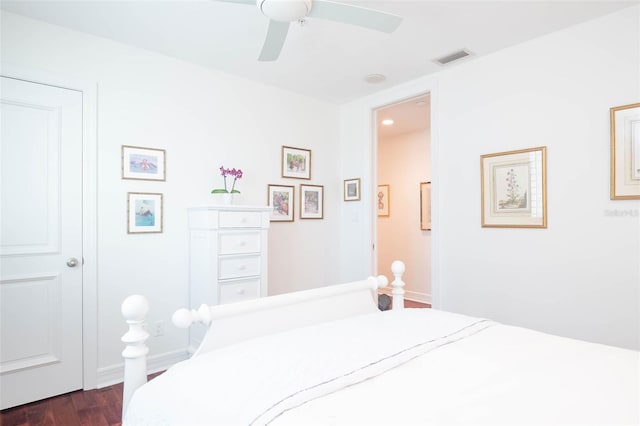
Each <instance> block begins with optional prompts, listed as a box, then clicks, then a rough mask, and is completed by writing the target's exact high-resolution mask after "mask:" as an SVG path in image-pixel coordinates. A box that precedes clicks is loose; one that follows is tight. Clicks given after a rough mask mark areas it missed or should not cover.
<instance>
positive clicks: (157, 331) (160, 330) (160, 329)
mask: <svg viewBox="0 0 640 426" xmlns="http://www.w3.org/2000/svg"><path fill="white" fill-rule="evenodd" d="M151 334H152V335H153V337H158V336H162V335H163V334H164V322H163V321H156V322H154V323H153V330H152V333H151Z"/></svg>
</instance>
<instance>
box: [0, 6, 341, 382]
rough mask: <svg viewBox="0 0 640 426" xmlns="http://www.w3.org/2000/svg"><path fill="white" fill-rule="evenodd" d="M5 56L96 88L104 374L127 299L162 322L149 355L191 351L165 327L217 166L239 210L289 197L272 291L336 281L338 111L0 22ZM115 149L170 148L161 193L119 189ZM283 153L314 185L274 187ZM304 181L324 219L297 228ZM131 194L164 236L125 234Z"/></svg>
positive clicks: (135, 185)
mask: <svg viewBox="0 0 640 426" xmlns="http://www.w3.org/2000/svg"><path fill="white" fill-rule="evenodd" d="M1 48H2V49H1V50H2V57H1V58H2V62H3V63H11V64H14V65H17V66H20V67H24V68H29V69H39V70H45V71H47V72H49V73H56V74H60V75H66V76H71V77H75V78H81V79H83V80H89V81H94V82H97V84H98V105H97V110H98V117H97V122H98V160H97V165H98V172H97V173H98V176H97V178H98V179H97V180H98V188H97V199H98V210H99V219H98V224H97V226H98V248H97V251H98V306H97V312H96V315H98V354H99V355H98V367H99V369H100V372H101V374H102V375H104V376H105V377H106V376H109V374H117V371H118V370H117V365H118V364H120V362H121V357H120V352H121V351H122V344H121V343H120V337H121V335H122V334H123V333H124V331H125V330H126V327H125V325H124V323H123V320H122V318H121V316H120V303H121V302H122V300H123V299H124V298H125V297H126V296H127V295H129V294H132V293H140V294H144V295H146V296H147V297H148V298H149V299H150V302H151V306H152V308H151V312H150V314H149V321H156V320H164V321H165V335H164V336H161V337H158V338H152V339H151V340H150V341H149V346H150V348H151V355H152V356H158V355H159V354H167V353H169V354H170V353H173V352H174V351H178V352H180V351H182V350H183V349H184V348H185V347H186V334H185V332H184V331H178V330H176V329H175V328H174V327H173V326H171V325H170V324H169V321H170V317H171V313H172V312H173V310H175V309H177V308H179V307H183V306H185V304H186V303H187V280H188V228H187V215H186V209H187V208H188V207H190V206H195V205H206V204H208V203H209V201H210V200H209V191H210V190H211V189H213V188H215V187H219V186H220V185H221V184H222V180H221V177H219V175H218V173H219V172H218V168H219V167H220V166H221V165H224V166H225V167H236V168H241V169H242V170H244V172H245V175H244V177H243V178H242V180H241V181H240V182H239V185H238V189H239V190H240V191H242V196H241V200H240V203H242V204H253V205H265V204H266V200H267V184H269V183H277V184H287V185H295V186H296V221H295V222H294V223H274V224H272V227H271V230H270V237H269V248H270V253H269V279H270V286H271V287H270V292H271V293H282V292H287V291H293V290H297V289H300V288H310V287H317V286H320V285H323V284H328V283H335V282H336V280H337V276H338V272H337V269H336V268H335V265H336V263H337V260H336V259H337V256H338V253H337V251H336V250H326V247H328V246H331V244H333V242H334V241H335V240H336V238H337V232H338V229H339V225H338V224H339V216H338V215H337V214H335V213H334V211H335V209H336V206H337V204H338V203H339V202H340V200H341V189H342V181H341V180H340V179H339V173H338V167H339V164H338V160H337V158H336V156H335V152H336V150H337V149H338V147H337V139H338V110H337V108H336V107H335V106H333V105H330V104H326V103H323V102H320V101H316V100H314V99H311V98H307V97H302V96H298V95H295V94H292V93H290V92H285V91H282V90H279V89H276V88H271V87H268V86H264V85H260V84H256V83H252V82H249V81H247V80H243V79H239V78H236V77H233V76H230V75H226V74H222V73H216V72H213V71H210V70H206V69H203V68H200V67H198V66H195V65H191V64H188V63H186V62H182V61H179V60H175V59H172V58H168V57H164V56H161V55H158V54H155V53H151V52H148V51H144V50H140V49H136V48H133V47H129V46H125V45H122V44H118V43H114V42H111V41H107V40H104V39H100V38H97V37H93V36H89V35H85V34H82V33H78V32H74V31H70V30H66V29H63V28H60V27H56V26H51V25H48V24H45V23H41V22H38V21H34V20H31V19H27V18H24V17H21V16H18V15H14V14H10V13H6V12H3V13H2V46H1ZM121 145H134V146H145V147H154V148H161V149H166V152H167V154H166V158H167V180H166V182H146V181H132V180H122V179H121V178H120V174H121V158H120V156H121ZM282 145H289V146H295V147H303V148H307V149H311V150H312V160H313V163H312V180H311V181H300V180H294V179H282V178H281V177H280V154H281V146H282ZM301 182H302V183H312V184H319V185H324V186H325V219H324V220H314V221H300V220H299V219H298V217H299V216H298V215H299V213H298V211H299V204H298V202H299V200H298V198H297V197H298V191H299V184H300V183H301ZM127 192H160V193H163V194H164V214H165V216H164V232H163V233H162V234H155V235H128V234H127V229H126V208H127V195H126V194H127ZM301 247H304V249H303V250H301ZM114 366H116V367H114ZM114 368H115V369H114Z"/></svg>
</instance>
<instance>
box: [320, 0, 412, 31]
mask: <svg viewBox="0 0 640 426" xmlns="http://www.w3.org/2000/svg"><path fill="white" fill-rule="evenodd" d="M309 16H310V17H312V18H320V19H328V20H331V21H337V22H342V23H345V24H351V25H358V26H360V27H365V28H370V29H372V30H378V31H383V32H385V33H391V32H393V31H395V30H396V28H398V26H399V25H400V22H402V17H400V16H397V15H392V14H390V13H385V12H380V11H378V10H373V9H367V8H365V7H360V6H353V5H351V4H346V3H336V2H333V1H326V0H315V1H314V2H313V6H312V7H311V13H310V14H309Z"/></svg>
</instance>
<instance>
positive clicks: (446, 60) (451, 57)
mask: <svg viewBox="0 0 640 426" xmlns="http://www.w3.org/2000/svg"><path fill="white" fill-rule="evenodd" d="M469 55H471V52H469V51H468V50H466V49H462V50H458V51H457V52H453V53H450V54H448V55H447V56H443V57H441V58H438V59H434V62H436V63H438V64H440V65H447V64H450V63H451V62H453V61H457V60H458V59H462V58H466V57H467V56H469Z"/></svg>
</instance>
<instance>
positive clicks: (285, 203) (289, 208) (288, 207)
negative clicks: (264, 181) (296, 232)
mask: <svg viewBox="0 0 640 426" xmlns="http://www.w3.org/2000/svg"><path fill="white" fill-rule="evenodd" d="M268 197H269V198H268V200H267V201H268V204H269V207H271V222H293V211H294V187H293V186H289V185H268Z"/></svg>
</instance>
